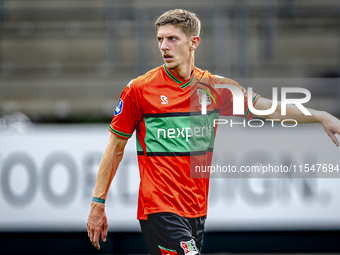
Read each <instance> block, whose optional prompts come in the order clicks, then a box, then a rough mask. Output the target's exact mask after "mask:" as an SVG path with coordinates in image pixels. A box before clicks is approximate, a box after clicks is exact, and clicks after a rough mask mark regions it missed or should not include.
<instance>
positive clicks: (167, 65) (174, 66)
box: [165, 62, 178, 70]
mask: <svg viewBox="0 0 340 255" xmlns="http://www.w3.org/2000/svg"><path fill="white" fill-rule="evenodd" d="M165 66H166V68H168V69H170V70H171V69H176V68H177V67H178V64H176V63H171V62H165Z"/></svg>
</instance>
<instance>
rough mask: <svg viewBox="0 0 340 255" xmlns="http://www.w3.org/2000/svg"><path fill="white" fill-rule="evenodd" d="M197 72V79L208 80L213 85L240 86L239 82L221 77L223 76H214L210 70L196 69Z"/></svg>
mask: <svg viewBox="0 0 340 255" xmlns="http://www.w3.org/2000/svg"><path fill="white" fill-rule="evenodd" d="M196 72H197V77H199V78H201V79H208V80H209V81H211V82H212V83H213V84H230V85H235V86H239V84H238V82H237V81H235V80H233V79H230V78H228V77H224V76H221V75H217V74H212V73H210V72H209V71H208V70H202V69H199V68H196Z"/></svg>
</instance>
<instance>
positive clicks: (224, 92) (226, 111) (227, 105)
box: [219, 79, 260, 120]
mask: <svg viewBox="0 0 340 255" xmlns="http://www.w3.org/2000/svg"><path fill="white" fill-rule="evenodd" d="M224 82H226V81H224ZM227 84H230V85H233V86H235V87H237V88H238V89H240V91H242V94H243V101H244V114H242V115H234V114H233V109H234V108H233V103H234V96H233V94H232V93H231V91H230V90H229V89H219V90H220V95H221V101H222V107H221V110H220V115H222V116H238V117H244V118H246V119H248V120H250V119H252V118H253V117H254V116H253V114H252V113H251V112H250V110H249V105H248V97H249V96H251V97H252V104H253V106H255V104H256V102H257V100H258V99H259V98H260V95H258V94H256V93H255V92H253V93H252V95H249V94H248V92H247V90H246V89H245V88H244V87H242V86H240V85H239V84H238V83H237V82H235V81H233V80H230V79H228V83H227Z"/></svg>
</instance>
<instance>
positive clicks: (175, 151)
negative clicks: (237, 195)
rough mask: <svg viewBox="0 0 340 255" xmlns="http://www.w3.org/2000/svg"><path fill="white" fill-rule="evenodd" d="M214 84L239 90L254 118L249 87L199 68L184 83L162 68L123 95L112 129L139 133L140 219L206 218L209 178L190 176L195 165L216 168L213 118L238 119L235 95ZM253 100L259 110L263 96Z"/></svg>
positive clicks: (121, 133)
mask: <svg viewBox="0 0 340 255" xmlns="http://www.w3.org/2000/svg"><path fill="white" fill-rule="evenodd" d="M215 84H230V85H234V86H237V87H239V88H240V89H241V90H242V92H243V95H244V106H245V114H244V115H243V116H245V117H246V118H247V119H251V118H252V115H251V113H250V112H249V109H248V103H247V102H248V94H247V91H246V90H245V89H244V88H242V87H241V86H240V85H238V83H236V82H235V81H233V80H231V79H227V78H224V77H219V76H215V75H212V74H211V73H209V72H208V71H203V70H200V69H198V68H196V67H195V68H194V70H193V72H192V75H191V77H190V79H188V80H187V81H184V80H182V79H181V78H179V77H177V76H176V75H175V74H174V73H172V72H171V71H170V70H168V69H167V68H166V67H165V65H163V66H160V67H158V68H155V69H153V70H151V71H149V72H147V73H146V74H144V75H142V76H140V77H138V78H136V79H134V80H132V81H131V82H130V83H129V84H128V85H127V86H126V87H125V89H124V90H123V92H122V94H121V97H120V100H119V103H118V106H117V108H116V110H115V113H114V117H113V119H112V122H111V124H110V126H109V130H110V131H111V132H112V133H113V134H115V135H116V136H118V137H121V138H125V139H128V138H130V137H131V136H132V133H133V132H134V130H136V138H137V155H138V165H139V172H140V180H141V181H140V187H139V197H138V210H137V218H138V219H142V220H143V219H146V218H147V215H148V214H152V213H160V212H171V213H176V214H178V215H180V216H182V217H187V218H195V217H201V216H205V215H207V200H208V190H209V178H192V176H190V172H191V170H192V169H193V165H200V166H208V165H211V159H212V153H213V146H214V138H215V134H216V128H214V126H213V121H214V119H218V117H219V115H223V116H232V115H233V97H232V94H231V92H230V91H229V90H228V89H215V88H214V87H215ZM202 91H208V94H209V96H208V97H207V114H206V115H202V114H201V103H202V102H201V101H202ZM252 97H253V104H254V105H255V103H256V100H257V99H258V97H259V96H258V95H257V94H255V93H254V94H253V95H252ZM215 102H216V103H215ZM221 102H222V104H221Z"/></svg>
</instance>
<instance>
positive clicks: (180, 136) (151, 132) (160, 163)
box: [87, 9, 340, 255]
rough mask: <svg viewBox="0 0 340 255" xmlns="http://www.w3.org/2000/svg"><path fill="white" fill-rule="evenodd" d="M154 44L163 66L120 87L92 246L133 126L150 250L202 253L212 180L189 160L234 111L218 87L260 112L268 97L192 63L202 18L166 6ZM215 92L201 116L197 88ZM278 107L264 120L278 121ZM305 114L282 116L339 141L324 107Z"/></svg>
mask: <svg viewBox="0 0 340 255" xmlns="http://www.w3.org/2000/svg"><path fill="white" fill-rule="evenodd" d="M156 31H157V40H158V46H159V49H160V51H161V54H162V57H163V59H164V63H165V64H164V65H163V66H160V67H158V68H155V69H153V70H151V71H149V72H148V73H146V74H144V75H142V76H140V77H138V78H136V79H134V80H132V81H131V82H130V83H129V84H128V85H127V86H126V88H125V89H124V90H123V92H122V94H121V97H120V100H119V103H118V106H117V108H116V110H115V113H114V117H113V120H112V122H111V125H110V127H109V130H110V131H111V133H112V134H111V136H110V140H109V142H108V145H107V147H106V150H105V152H104V155H103V158H102V161H101V163H100V166H99V170H98V175H97V181H96V186H95V191H94V198H93V200H92V203H91V210H90V214H89V217H88V221H87V231H88V235H89V238H90V240H91V242H92V244H93V245H94V246H95V247H96V248H97V249H99V248H100V247H99V236H100V234H101V235H102V240H103V241H106V236H107V228H108V225H107V218H106V214H105V199H106V196H107V194H108V190H109V187H110V184H111V181H112V179H113V177H114V175H115V173H116V171H117V168H118V165H119V163H120V161H121V159H122V157H123V152H124V147H125V145H126V143H127V140H128V138H130V137H131V136H132V133H133V132H134V130H136V136H137V154H138V164H139V170H140V178H141V182H140V188H139V199H138V212H137V218H138V219H139V220H140V225H141V229H142V232H143V236H144V238H145V240H146V243H147V245H148V247H149V250H150V253H151V254H158V255H160V254H164V255H165V254H189V255H194V254H199V253H200V249H201V246H202V240H203V232H204V222H205V217H206V215H207V198H208V189H209V178H191V177H190V170H191V167H192V165H193V164H196V163H197V164H200V165H209V164H210V163H211V158H212V148H213V141H214V134H215V131H216V130H214V128H213V125H212V119H216V118H218V116H219V115H224V116H230V115H232V114H233V105H232V102H233V100H232V95H231V92H230V91H229V90H227V89H224V90H221V89H215V88H214V86H215V84H230V85H233V86H235V88H239V89H241V90H242V92H243V94H244V98H245V100H244V105H245V109H246V111H245V114H244V116H245V117H246V118H248V119H250V118H252V117H253V116H252V114H251V113H250V112H249V110H247V109H248V100H247V98H248V96H251V97H252V99H253V100H252V102H253V104H254V105H255V104H256V109H258V110H266V109H269V108H270V107H271V104H272V102H271V101H270V100H268V99H264V98H260V97H259V96H258V95H257V94H255V93H253V95H248V94H247V92H246V90H244V89H243V88H242V87H241V86H240V85H238V84H237V83H236V82H235V81H233V80H230V79H226V78H223V77H220V76H215V75H212V74H210V73H209V72H208V71H203V70H200V69H198V68H196V67H195V66H194V51H195V49H196V48H197V47H198V45H199V43H200V37H199V32H200V21H199V20H198V18H197V17H196V15H195V14H193V13H191V12H188V11H184V10H178V9H177V10H170V11H168V12H166V13H164V14H163V15H162V16H160V17H159V18H158V20H157V21H156ZM202 91H206V92H207V93H209V95H211V96H212V97H213V94H214V93H215V94H217V95H216V98H219V99H220V101H221V104H217V103H215V104H214V103H212V98H209V100H210V104H208V107H207V114H206V115H202V114H201V103H202V100H200V99H202V98H201V95H202V94H201V93H202ZM280 111H281V109H280V105H279V106H278V107H277V110H276V111H275V112H274V113H273V114H270V115H268V116H261V117H265V118H268V119H277V120H281V119H283V118H282V117H281V115H280ZM309 111H310V112H311V113H312V115H310V116H306V115H304V114H303V113H302V112H301V111H300V110H299V109H298V108H294V107H289V108H288V109H287V115H286V116H284V118H285V119H295V120H297V121H298V122H300V123H313V122H320V123H321V124H322V125H323V127H324V129H325V131H326V133H327V134H328V135H329V136H330V137H331V139H332V140H333V142H334V143H335V144H336V146H338V145H339V142H338V140H337V138H336V137H335V135H334V134H335V133H338V134H340V121H339V120H338V119H336V118H335V117H333V116H331V115H330V114H328V113H325V112H319V111H315V110H309Z"/></svg>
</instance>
